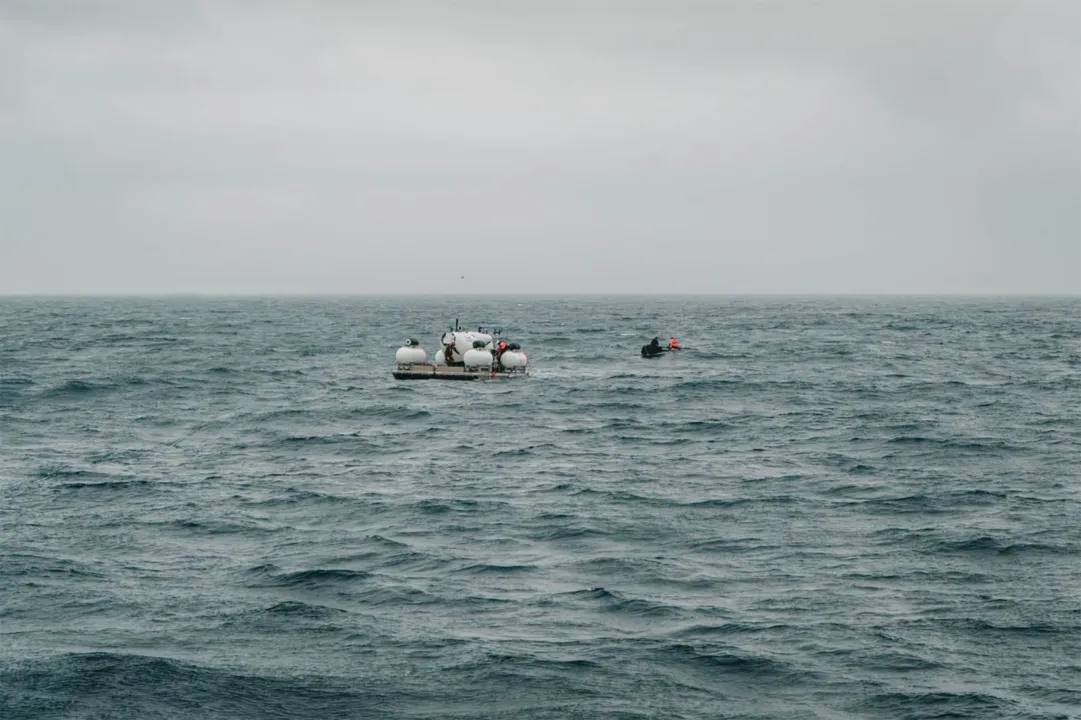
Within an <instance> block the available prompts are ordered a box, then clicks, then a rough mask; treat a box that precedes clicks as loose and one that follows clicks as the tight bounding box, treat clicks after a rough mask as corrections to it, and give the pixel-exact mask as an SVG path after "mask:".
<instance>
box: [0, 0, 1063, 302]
mask: <svg viewBox="0 0 1081 720" xmlns="http://www.w3.org/2000/svg"><path fill="white" fill-rule="evenodd" d="M1079 47H1081V6H1078V4H1077V3H1076V2H1072V1H1069V0H1037V1H1036V2H1029V3H1023V4H1022V3H1017V2H1014V1H1013V0H988V1H987V2H982V3H972V2H964V1H963V0H943V1H941V2H934V3H932V2H924V1H907V2H900V1H897V0H890V1H885V2H881V3H875V4H874V5H873V6H872V5H868V4H864V3H857V2H852V1H846V2H839V1H837V0H833V1H831V2H826V3H816V4H806V5H805V4H796V3H792V2H787V3H782V2H779V1H777V0H763V1H762V2H757V3H754V4H734V5H727V4H726V5H722V4H719V3H714V2H705V1H704V0H683V1H682V2H676V3H670V4H663V5H662V4H660V3H649V2H642V1H638V0H624V1H623V2H615V1H614V0H593V1H592V2H588V3H570V2H566V1H565V0H556V1H555V2H552V3H548V4H545V5H543V6H537V5H525V4H520V3H509V2H495V1H494V0H487V1H481V0H470V1H466V2H461V3H456V4H454V6H453V8H452V7H450V6H449V5H447V4H445V3H439V2H434V1H432V0H402V1H401V2H397V3H393V4H391V3H387V4H375V3H362V4H356V5H354V4H348V3H339V2H329V1H326V0H324V1H320V0H316V1H314V2H311V3H307V4H300V3H288V2H284V0H271V1H269V2H266V3H260V4H259V5H257V6H256V5H247V4H230V5H226V4H216V3H213V2H209V1H207V0H178V1H177V2H174V3H168V4H161V5H156V6H152V5H149V4H146V3H141V2H138V1H137V0H101V1H100V2H97V3H94V4H93V5H88V4H80V5H72V4H67V3H50V2H40V1H39V2H33V1H30V0H12V1H10V2H7V3H4V4H3V5H2V6H0V295H4V296H8V297H11V296H22V295H35V296H42V295H48V296H56V295H80V296H86V295H94V296H127V295H140V296H146V295H213V296H298V295H303V296H324V295H333V296H370V295H380V296H396V295H428V296H433V295H434V296H466V295H473V296H478V295H484V296H506V295H532V296H540V295H545V296H561V295H562V296H574V295H608V296H617V295H637V296H644V295H697V296H704V295H717V296H752V295H754V296H776V295H782V296H851V295H860V296H912V297H915V296H979V297H998V296H1010V297H1016V296H1032V297H1051V296H1056V297H1057V296H1063V297H1072V296H1074V295H1077V294H1079V293H1081V97H1079V93H1078V87H1079V86H1081V66H1079V63H1078V61H1077V52H1078V48H1079ZM463 276H464V278H463ZM667 288H678V292H675V291H673V290H668V289H667Z"/></svg>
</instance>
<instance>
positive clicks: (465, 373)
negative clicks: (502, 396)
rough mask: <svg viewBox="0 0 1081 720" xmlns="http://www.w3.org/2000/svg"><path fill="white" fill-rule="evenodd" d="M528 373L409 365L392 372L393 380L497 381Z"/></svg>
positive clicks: (523, 375) (427, 364)
mask: <svg viewBox="0 0 1081 720" xmlns="http://www.w3.org/2000/svg"><path fill="white" fill-rule="evenodd" d="M526 375H528V372H525V371H520V370H489V369H487V368H478V369H475V370H474V369H468V370H467V369H466V368H464V367H460V366H453V365H452V366H447V365H433V364H432V363H411V364H408V365H399V366H398V367H397V368H396V369H395V370H394V379H395V380H498V379H502V378H515V377H525V376H526Z"/></svg>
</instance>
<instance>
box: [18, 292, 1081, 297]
mask: <svg viewBox="0 0 1081 720" xmlns="http://www.w3.org/2000/svg"><path fill="white" fill-rule="evenodd" d="M19 297H23V298H30V297H32V298H177V297H203V298H489V297H490V298H506V297H517V298H533V297H543V298H558V297H565V298H573V297H598V298H599V297H624V298H683V297H685V298H691V297H718V298H719V297H727V298H740V297H764V298H769V297H773V298H778V297H788V298H792V297H801V298H816V297H817V298H831V297H833V298H840V297H849V298H855V297H864V298H874V297H881V298H1081V291H1075V292H1051V293H1035V292H1010V291H1007V292H644V293H643V292H581V291H580V292H555V291H550V292H480V293H475V292H474V293H460V292H445V293H439V292H421V293H402V292H290V291H285V292H281V291H279V292H267V291H260V292H243V291H231V292H229V291H160V292H55V291H54V292H3V291H0V298H19Z"/></svg>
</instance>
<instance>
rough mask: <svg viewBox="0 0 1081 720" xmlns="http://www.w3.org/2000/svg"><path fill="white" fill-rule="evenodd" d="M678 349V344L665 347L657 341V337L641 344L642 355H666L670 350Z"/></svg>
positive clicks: (651, 356) (675, 350)
mask: <svg viewBox="0 0 1081 720" xmlns="http://www.w3.org/2000/svg"><path fill="white" fill-rule="evenodd" d="M678 350H679V346H678V345H677V346H676V347H666V346H664V345H661V344H660V343H659V342H657V338H653V342H651V343H649V344H648V345H643V346H642V357H644V358H655V357H660V356H661V355H667V354H668V353H671V352H677V351H678Z"/></svg>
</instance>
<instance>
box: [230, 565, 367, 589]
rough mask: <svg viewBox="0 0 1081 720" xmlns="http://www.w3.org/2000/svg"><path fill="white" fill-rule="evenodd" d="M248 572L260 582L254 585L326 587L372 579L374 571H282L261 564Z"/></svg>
mask: <svg viewBox="0 0 1081 720" xmlns="http://www.w3.org/2000/svg"><path fill="white" fill-rule="evenodd" d="M248 574H249V575H251V576H253V577H256V578H258V582H254V583H252V584H251V586H252V587H285V588H296V587H303V588H310V589H317V588H324V587H337V586H341V585H354V584H357V583H363V582H367V581H368V580H371V579H372V577H374V576H373V575H372V573H370V572H366V571H364V570H346V569H334V568H332V569H321V568H317V569H312V570H295V571H292V572H281V571H279V570H278V568H277V567H275V566H273V565H261V566H259V567H256V568H252V569H251V570H249V571H248Z"/></svg>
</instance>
